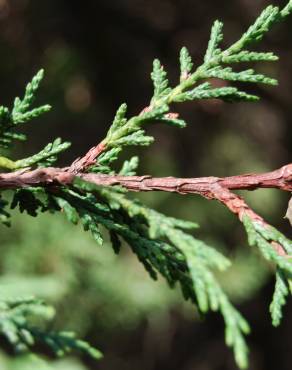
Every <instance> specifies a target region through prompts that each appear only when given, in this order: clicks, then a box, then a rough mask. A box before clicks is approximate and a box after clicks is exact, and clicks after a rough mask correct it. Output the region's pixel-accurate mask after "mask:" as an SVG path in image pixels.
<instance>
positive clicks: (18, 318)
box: [0, 298, 102, 359]
mask: <svg viewBox="0 0 292 370" xmlns="http://www.w3.org/2000/svg"><path fill="white" fill-rule="evenodd" d="M54 316H55V310H54V309H53V308H52V307H51V306H48V305H47V304H45V303H44V302H43V301H42V300H40V299H36V298H19V299H13V300H6V301H3V300H1V301H0V333H1V334H2V335H4V336H5V337H6V338H7V340H8V341H9V342H10V343H11V344H12V345H13V346H14V348H15V350H16V351H17V352H18V353H22V352H27V351H28V350H31V348H33V347H34V346H35V345H36V343H43V344H46V345H47V346H48V347H50V348H51V349H52V350H53V352H54V353H55V354H56V355H57V356H64V355H65V354H68V353H70V352H72V351H81V352H84V353H86V354H87V355H89V356H91V357H93V358H95V359H100V358H101V357H102V354H101V352H99V351H98V350H97V349H95V348H93V347H91V346H90V345H89V344H88V343H87V342H85V341H82V340H80V339H77V338H76V335H75V334H74V333H69V332H50V331H48V330H41V329H38V328H37V323H38V322H50V321H51V320H52V319H53V317H54Z"/></svg>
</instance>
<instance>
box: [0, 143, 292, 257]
mask: <svg viewBox="0 0 292 370" xmlns="http://www.w3.org/2000/svg"><path fill="white" fill-rule="evenodd" d="M97 148H98V147H94V148H92V149H91V150H90V151H89V152H88V153H87V155H86V156H84V157H83V158H81V159H78V160H77V161H75V162H73V164H72V165H71V167H69V168H64V169H62V168H53V167H50V168H40V169H36V170H32V171H30V170H27V169H24V170H21V171H16V172H11V173H4V174H0V189H2V190H6V189H18V188H25V187H36V186H38V187H47V186H50V185H54V186H60V185H61V186H62V185H63V186H64V185H65V186H67V185H73V184H74V181H75V179H77V178H81V179H82V180H84V181H86V182H89V183H91V184H94V185H97V186H114V185H120V186H122V187H124V188H126V189H127V190H130V191H135V192H139V191H167V192H175V193H180V194H198V195H201V196H203V197H204V198H207V199H213V200H218V201H219V202H221V203H222V204H224V205H225V206H226V207H227V208H228V209H229V210H230V211H231V212H232V213H234V214H236V215H237V217H238V218H239V220H240V221H241V222H243V219H244V216H248V217H249V218H250V219H252V220H253V221H256V222H258V223H259V224H261V225H262V226H263V227H264V228H269V227H270V225H269V224H268V223H267V222H265V221H264V219H263V218H262V217H260V216H259V215H258V214H256V213H255V212H254V211H253V210H252V209H251V208H250V207H249V206H248V205H247V204H246V203H245V201H244V199H242V198H241V197H240V196H238V195H237V194H234V193H233V192H232V191H231V190H255V189H260V188H274V189H280V190H284V191H290V192H292V163H290V164H288V165H286V166H284V167H281V168H279V169H278V170H275V171H272V172H267V173H263V174H246V175H238V176H231V177H225V178H220V177H199V178H174V177H162V178H152V177H151V176H119V175H100V174H89V173H82V172H78V169H80V170H81V171H83V170H84V169H85V168H86V167H87V165H89V164H90V163H92V162H91V161H92V160H94V158H95V155H96V153H97V151H98V150H97ZM271 246H272V247H273V249H274V250H275V251H276V252H277V254H278V255H280V256H288V254H287V252H286V251H285V249H284V248H283V247H282V246H281V245H280V244H279V243H275V242H271Z"/></svg>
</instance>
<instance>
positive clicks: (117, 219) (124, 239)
mask: <svg viewBox="0 0 292 370" xmlns="http://www.w3.org/2000/svg"><path fill="white" fill-rule="evenodd" d="M291 11H292V0H290V1H289V3H288V4H287V5H286V7H284V8H283V9H282V10H281V9H279V8H278V7H274V6H269V7H267V8H266V9H265V10H264V11H263V12H262V14H261V15H260V16H259V18H258V19H257V20H256V21H255V23H254V24H253V25H252V26H251V27H249V28H248V30H247V31H246V32H245V33H244V34H243V35H242V37H240V38H239V40H238V41H236V42H235V43H233V44H232V45H231V46H229V47H227V48H226V49H225V50H223V48H222V45H221V44H222V41H223V36H224V35H223V23H222V22H220V21H215V23H214V25H213V27H212V29H211V36H210V40H209V43H208V46H207V50H206V53H205V57H204V60H203V63H202V65H200V66H199V67H197V68H195V69H194V63H193V61H192V58H191V55H190V54H189V52H188V50H187V49H186V48H185V47H183V48H182V50H181V52H180V75H179V82H178V84H177V85H176V86H174V87H171V86H170V83H169V81H168V78H167V72H166V70H165V68H164V67H163V66H162V64H161V63H160V61H159V60H157V59H156V60H155V61H154V63H153V72H152V73H151V78H152V81H153V85H154V88H153V96H152V98H151V99H150V103H149V105H148V106H147V107H146V108H145V109H143V110H142V111H141V112H140V113H139V114H138V115H136V116H134V117H130V118H128V117H127V105H126V104H122V105H121V106H120V107H119V109H118V110H117V112H116V115H115V117H114V120H113V123H112V125H111V127H110V129H109V131H108V133H107V135H106V138H105V139H104V140H103V141H102V142H101V143H100V144H99V146H98V148H101V149H100V151H95V149H96V148H95V147H94V148H93V153H94V154H92V152H90V154H91V155H92V157H91V156H90V155H89V156H88V157H85V160H84V161H82V160H81V165H80V166H77V165H76V167H75V168H74V166H71V167H66V168H65V169H63V172H62V173H61V175H62V176H63V177H64V178H66V179H68V178H70V177H71V178H72V182H70V185H68V183H67V182H66V181H65V180H64V181H61V180H60V181H58V177H57V178H56V177H55V178H53V180H52V181H51V182H47V183H45V186H41V185H40V184H39V183H38V182H37V181H36V182H33V183H32V184H31V183H30V184H29V186H32V187H26V188H23V189H17V190H13V197H12V201H11V202H8V201H6V200H4V199H3V198H0V221H1V222H3V223H4V224H7V225H8V224H9V212H8V211H7V207H8V206H9V205H10V207H11V208H16V207H17V208H18V209H19V210H20V211H21V212H27V213H28V214H29V215H31V216H33V217H35V216H37V215H38V214H39V213H40V212H51V213H54V212H62V213H63V214H64V215H65V217H66V218H67V219H68V220H69V221H70V222H71V223H73V224H75V225H76V224H78V223H79V224H80V225H81V226H82V227H83V229H84V230H85V231H89V232H91V234H92V236H93V238H94V239H95V240H96V242H97V244H98V245H102V244H103V240H104V231H105V230H107V231H108V233H109V235H110V240H111V242H112V247H113V249H114V251H115V253H119V251H120V249H121V248H123V246H124V245H125V244H127V245H129V247H130V248H131V249H132V251H133V252H134V253H135V254H136V255H137V258H138V259H139V261H140V262H141V263H142V264H143V265H144V267H145V269H146V270H147V271H148V273H149V274H150V276H151V277H152V278H153V279H157V277H158V275H162V276H163V277H164V278H165V279H166V281H167V282H168V284H169V285H170V286H171V287H174V286H176V285H178V286H180V288H181V291H182V293H183V295H184V297H185V299H186V300H190V301H191V302H193V303H194V304H195V305H196V307H197V308H198V310H199V311H200V312H201V313H203V314H205V313H207V312H208V311H219V312H220V313H221V314H222V316H223V319H224V322H225V327H226V331H225V334H226V335H225V337H226V343H227V345H229V346H231V347H232V348H233V351H234V355H235V359H236V362H237V364H238V366H239V367H241V368H246V367H247V364H248V356H247V355H248V348H247V345H246V342H245V335H246V334H248V333H249V325H248V323H247V322H246V320H245V319H244V318H243V317H242V316H241V314H240V313H239V312H238V311H237V310H236V308H235V307H234V306H233V305H232V304H231V302H230V301H229V299H228V297H227V295H226V294H225V293H224V291H223V290H222V288H221V287H220V285H219V283H218V279H217V277H216V274H215V273H214V270H219V271H224V270H226V269H227V268H228V267H229V266H230V264H231V261H230V260H229V259H227V258H226V257H225V256H224V255H222V254H221V253H220V252H218V251H217V250H216V249H214V248H212V247H210V246H209V245H207V244H206V243H205V242H204V241H202V240H199V239H197V238H196V237H195V236H194V235H195V229H196V228H197V225H196V224H194V223H192V222H189V221H183V220H178V219H175V218H172V217H167V216H165V215H163V214H161V213H159V212H157V211H156V210H153V209H150V208H149V207H147V206H145V205H143V204H142V203H141V202H139V201H138V200H135V199H130V198H128V195H127V191H126V190H125V189H124V188H121V186H116V184H117V183H116V182H113V183H111V184H112V185H113V186H111V187H108V186H106V187H105V186H97V185H95V184H92V183H88V182H86V181H84V180H82V179H81V177H82V175H83V178H84V176H91V177H92V176H93V177H95V178H96V175H93V174H88V173H86V174H84V172H92V173H97V174H99V175H98V176H97V177H99V178H105V177H106V176H104V175H103V174H112V175H113V176H116V175H118V174H120V175H123V176H134V175H135V173H136V169H137V166H138V158H137V157H133V158H131V159H130V160H128V161H125V162H124V164H123V165H122V168H121V169H120V171H117V170H116V169H114V168H113V164H114V162H115V161H116V160H117V159H118V156H119V154H120V153H121V151H122V149H123V147H125V146H129V145H140V146H142V145H150V144H151V143H152V142H153V140H154V138H153V137H151V136H148V135H147V134H146V132H145V127H144V126H145V125H146V124H148V123H150V122H163V123H166V124H168V125H172V126H177V127H180V128H182V127H185V125H186V123H185V122H184V120H182V119H180V118H179V115H178V114H177V113H175V112H172V111H171V104H172V103H180V102H185V101H193V100H197V99H214V98H215V99H221V100H223V101H228V102H229V101H238V100H239V101H256V100H258V97H257V96H254V95H251V94H249V93H248V92H246V91H241V90H240V89H239V88H238V87H236V86H230V85H229V83H230V82H248V83H252V84H257V83H261V84H266V85H276V83H277V81H276V80H275V79H273V78H270V77H268V76H265V75H263V74H260V73H257V72H255V71H254V70H253V69H247V70H242V71H237V70H236V71H234V70H233V68H232V64H236V65H238V64H239V63H242V62H244V63H246V62H259V61H267V62H272V61H276V60H277V59H278V57H277V56H276V55H274V54H273V53H271V52H257V51H253V50H249V49H248V48H249V47H250V46H251V45H253V44H255V43H256V42H258V41H260V40H261V39H262V38H263V37H264V35H265V34H266V33H267V32H268V31H269V30H270V29H271V28H272V26H273V25H274V24H276V23H277V22H279V21H280V20H282V19H284V18H285V17H287V16H288V15H289V14H290V13H291ZM42 78H43V70H41V71H40V72H38V73H37V75H36V76H35V77H34V78H33V79H32V81H31V83H29V84H28V85H27V87H26V90H25V94H24V97H23V98H22V99H20V98H16V99H15V101H14V106H13V108H12V109H11V110H10V109H8V108H7V107H0V145H1V146H2V147H9V145H11V143H12V141H13V140H15V139H21V140H23V139H25V137H24V136H21V135H19V134H17V133H15V132H14V131H13V130H14V128H15V127H17V126H18V125H19V124H21V123H24V122H27V121H29V120H31V119H32V118H35V117H38V116H39V115H41V114H42V113H44V112H47V111H48V110H49V109H50V107H49V106H48V105H44V106H41V107H38V108H32V104H33V102H34V100H35V96H36V93H37V90H38V88H39V85H40V82H41V80H42ZM213 78H219V79H222V80H224V81H226V86H224V87H220V88H218V87H214V86H213V84H212V79H213ZM69 145H70V144H69V143H67V142H63V143H62V142H61V140H60V139H56V140H55V141H54V142H53V143H49V144H48V145H47V146H46V147H45V148H44V149H43V150H41V151H40V152H39V153H37V154H34V155H32V156H31V157H28V158H25V159H20V160H12V159H10V158H6V157H0V167H2V168H4V169H5V170H6V171H14V170H18V169H20V170H21V171H19V172H17V173H21V174H23V173H25V175H27V172H26V170H24V169H26V168H27V167H33V166H36V167H47V166H51V165H52V163H53V162H54V161H55V160H56V159H57V156H58V154H60V153H61V152H62V151H64V150H66V149H67V148H68V147H69ZM96 152H98V154H97V155H95V153H96ZM88 158H89V159H88ZM82 159H83V158H82ZM87 159H88V162H89V165H88V166H84V167H83V163H84V162H86V160H87ZM74 163H75V162H74ZM75 164H76V163H75ZM76 168H77V170H76ZM52 170H56V169H54V168H50V169H39V170H36V171H32V172H33V173H34V174H35V175H36V177H37V176H40V174H41V176H42V175H44V174H48V173H49V172H50V171H52ZM57 170H60V169H57ZM78 171H79V172H78ZM59 173H60V171H59ZM9 175H10V174H9ZM12 175H13V173H12ZM87 178H88V177H87ZM34 179H35V178H34ZM74 179H75V180H74ZM131 180H133V179H131ZM51 185H53V186H51ZM217 185H218V184H217ZM26 186H27V184H26ZM178 187H179V185H178ZM216 189H217V191H218V192H219V191H220V190H222V189H223V188H222V189H221V188H220V186H219V188H216ZM283 189H284V187H283ZM148 190H149V189H148ZM178 190H180V189H178ZM213 190H214V189H213ZM284 190H287V189H284ZM199 193H200V192H199ZM200 194H201V193H200ZM214 194H215V192H214V191H213V193H212V188H210V189H208V191H206V192H205V193H202V194H201V195H203V196H205V197H210V198H211V199H213V198H214ZM231 194H232V193H231ZM215 198H216V197H215ZM216 199H219V198H216ZM219 200H221V201H222V199H219ZM237 200H238V199H237ZM223 203H224V202H223ZM235 213H236V212H235ZM240 219H241V217H240ZM242 221H243V224H244V227H245V229H246V232H247V234H248V241H249V244H250V245H251V246H255V247H257V248H258V249H259V251H260V252H261V254H262V255H263V257H264V258H265V259H266V260H267V261H269V262H270V263H272V264H273V265H274V266H275V267H276V270H277V272H276V285H275V293H274V297H273V301H272V303H271V305H270V311H271V315H272V321H273V324H274V325H279V323H280V321H281V318H282V308H283V306H284V304H285V303H286V300H287V297H288V294H289V291H290V293H291V292H292V289H291V285H292V284H291V275H292V264H291V258H289V257H288V256H291V254H292V243H291V241H290V240H288V239H287V238H285V236H284V235H282V234H281V233H280V232H279V231H277V230H276V229H274V228H272V227H269V226H267V225H265V224H262V223H261V222H259V221H258V220H254V219H253V218H251V217H248V216H244V217H243V220H242ZM275 245H276V246H279V245H280V247H281V248H282V249H283V250H282V252H283V254H284V255H282V254H281V253H277V249H276V248H273V246H275ZM53 315H54V311H53V309H52V308H51V307H50V306H47V305H46V304H44V303H43V302H42V301H39V300H35V299H28V300H24V299H19V300H17V301H9V300H7V301H2V302H0V332H1V333H2V334H4V335H5V336H6V337H7V338H8V340H9V341H10V342H11V343H12V344H13V346H14V347H15V348H16V349H17V350H27V349H29V350H31V351H32V350H33V349H32V346H33V345H34V343H35V342H37V341H41V342H43V343H46V344H47V345H48V346H49V347H51V348H52V349H53V350H54V352H56V354H57V355H63V354H66V353H68V352H70V351H71V350H73V349H74V350H75V349H77V350H81V351H83V352H85V353H87V354H89V355H91V356H93V357H94V358H100V357H101V354H100V352H99V351H98V350H95V349H94V348H92V347H91V346H90V345H89V344H87V343H86V342H83V341H80V340H78V339H76V338H75V334H74V333H68V332H60V333H56V332H50V331H47V330H44V329H43V328H42V327H41V326H40V325H38V324H39V321H44V322H47V321H48V320H51V319H52V317H53ZM35 319H36V324H35V321H34V320H35ZM32 324H34V325H32Z"/></svg>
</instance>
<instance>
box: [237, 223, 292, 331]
mask: <svg viewBox="0 0 292 370" xmlns="http://www.w3.org/2000/svg"><path fill="white" fill-rule="evenodd" d="M243 224H244V226H245V230H246V232H247V235H248V240H249V244H250V245H251V246H256V247H258V248H259V250H260V252H261V254H262V255H263V257H264V258H265V259H266V260H268V261H271V262H273V263H274V264H275V265H276V266H277V272H276V285H275V293H274V297H273V301H272V303H271V305H270V312H271V316H272V322H273V325H274V326H278V325H279V324H280V321H281V319H282V308H283V306H284V305H285V303H286V296H287V295H288V294H289V286H290V290H291V275H292V261H291V259H290V260H289V259H287V257H286V256H282V255H281V254H279V253H278V252H277V251H276V250H275V246H276V247H277V246H279V247H280V248H284V251H285V252H286V253H287V254H288V255H291V252H292V241H290V240H289V239H287V238H286V237H285V236H284V235H283V234H281V233H280V232H279V231H278V230H276V229H274V228H272V227H270V228H269V229H267V228H266V227H263V226H262V225H261V223H260V222H255V221H253V220H252V219H250V218H249V217H248V216H244V219H243ZM291 294H292V290H291Z"/></svg>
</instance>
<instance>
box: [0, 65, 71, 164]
mask: <svg viewBox="0 0 292 370" xmlns="http://www.w3.org/2000/svg"><path fill="white" fill-rule="evenodd" d="M43 77H44V71H43V70H42V69H41V70H40V71H39V72H38V73H37V74H36V75H35V76H34V77H33V79H32V81H31V82H29V83H28V84H27V86H26V89H25V94H24V97H23V99H22V100H21V99H20V98H18V97H17V98H15V100H14V105H13V108H12V110H11V111H10V110H9V108H7V107H3V106H1V107H0V148H9V147H10V146H11V144H12V142H13V140H21V141H24V140H26V136H25V135H23V134H19V133H15V132H14V129H15V128H16V127H17V126H19V125H20V124H22V123H26V122H28V121H31V120H32V119H34V118H38V117H39V116H41V115H42V114H43V113H46V112H48V111H49V110H50V109H51V106H50V105H42V106H40V107H37V108H32V104H33V102H34V100H35V97H36V93H37V90H38V88H39V85H40V83H41V81H42V79H43ZM69 146H70V144H69V143H67V142H65V143H61V140H60V139H59V138H58V139H56V140H55V141H54V142H53V143H50V144H48V145H47V146H46V147H45V148H44V149H43V150H42V151H41V152H39V153H38V154H35V155H33V156H32V157H29V158H25V159H22V160H18V161H12V160H10V159H9V158H6V157H1V156H0V168H1V167H2V168H6V169H9V170H15V169H18V168H24V167H28V166H32V165H34V164H37V163H38V164H39V165H41V166H48V165H51V164H52V163H54V162H55V160H56V159H57V157H56V156H57V154H59V153H61V152H63V151H64V150H66V149H67V148H68V147H69Z"/></svg>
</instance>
